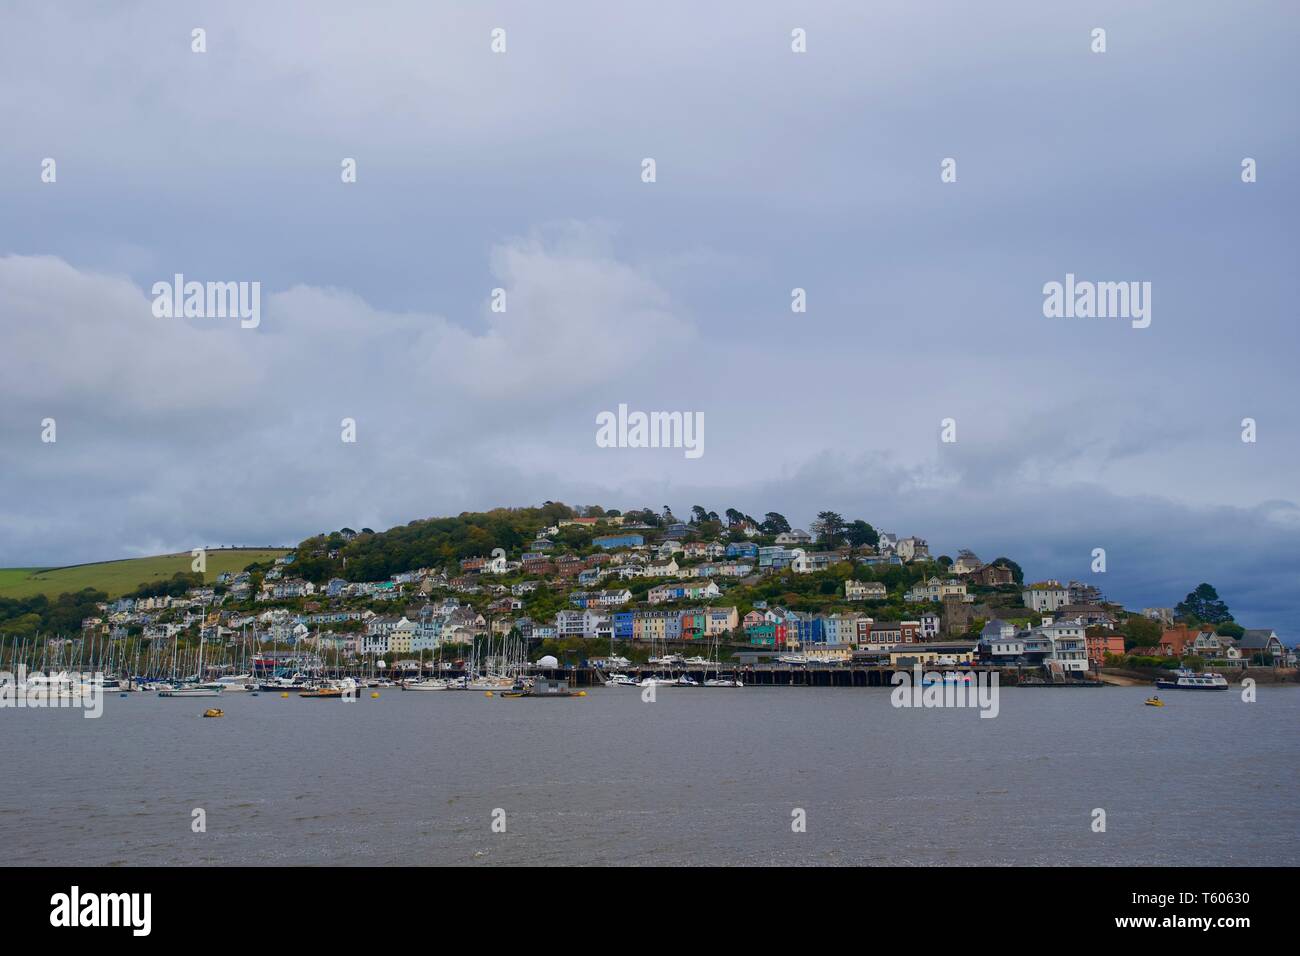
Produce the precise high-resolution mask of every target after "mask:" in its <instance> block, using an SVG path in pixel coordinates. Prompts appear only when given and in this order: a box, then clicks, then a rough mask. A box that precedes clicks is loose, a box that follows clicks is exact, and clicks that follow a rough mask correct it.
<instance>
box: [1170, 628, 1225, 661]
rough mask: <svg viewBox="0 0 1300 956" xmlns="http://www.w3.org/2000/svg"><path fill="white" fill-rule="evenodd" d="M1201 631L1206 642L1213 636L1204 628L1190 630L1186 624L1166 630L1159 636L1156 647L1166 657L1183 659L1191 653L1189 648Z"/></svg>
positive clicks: (1211, 632)
mask: <svg viewBox="0 0 1300 956" xmlns="http://www.w3.org/2000/svg"><path fill="white" fill-rule="evenodd" d="M1202 631H1205V632H1206V635H1207V636H1206V640H1208V638H1209V637H1210V636H1213V634H1214V632H1213V631H1211V630H1207V629H1205V628H1197V629H1196V630H1192V629H1191V628H1190V627H1188V626H1187V625H1186V624H1179V625H1177V626H1175V627H1170V628H1166V629H1165V631H1164V633H1163V634H1161V635H1160V642H1159V644H1158V645H1157V646H1158V647H1159V648H1160V652H1161V653H1162V654H1164V655H1165V656H1166V657H1185V656H1187V655H1190V654H1192V653H1193V651H1192V650H1191V649H1190V648H1191V647H1192V646H1194V645H1195V643H1196V638H1197V636H1198V635H1199V634H1200V633H1201V632H1202Z"/></svg>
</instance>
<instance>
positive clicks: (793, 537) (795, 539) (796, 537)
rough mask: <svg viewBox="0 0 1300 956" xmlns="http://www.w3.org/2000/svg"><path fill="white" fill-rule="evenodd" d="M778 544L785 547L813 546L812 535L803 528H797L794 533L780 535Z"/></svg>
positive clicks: (788, 532)
mask: <svg viewBox="0 0 1300 956" xmlns="http://www.w3.org/2000/svg"><path fill="white" fill-rule="evenodd" d="M776 543H777V544H779V545H783V546H785V545H803V544H812V535H810V534H809V533H808V532H807V531H804V530H803V529H801V528H795V529H794V530H793V531H782V532H781V533H780V534H778V535H777V536H776Z"/></svg>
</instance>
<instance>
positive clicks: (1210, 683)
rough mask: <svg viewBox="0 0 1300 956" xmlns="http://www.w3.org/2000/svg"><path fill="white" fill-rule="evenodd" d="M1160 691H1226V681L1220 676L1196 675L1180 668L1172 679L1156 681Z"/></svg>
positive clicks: (1212, 674) (1206, 672)
mask: <svg viewBox="0 0 1300 956" xmlns="http://www.w3.org/2000/svg"><path fill="white" fill-rule="evenodd" d="M1156 686H1157V687H1159V688H1160V689H1161V690H1227V689H1228V679H1227V678H1226V677H1224V676H1223V675H1222V674H1214V673H1211V672H1210V671H1205V672H1204V673H1202V674H1198V673H1196V672H1195V671H1193V670H1192V669H1190V668H1187V667H1180V668H1178V670H1176V671H1174V676H1173V678H1172V679H1168V678H1166V679H1163V680H1158V681H1156Z"/></svg>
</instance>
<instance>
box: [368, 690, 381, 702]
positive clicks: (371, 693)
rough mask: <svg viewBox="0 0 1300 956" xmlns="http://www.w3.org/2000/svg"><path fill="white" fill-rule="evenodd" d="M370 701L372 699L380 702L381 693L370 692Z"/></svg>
mask: <svg viewBox="0 0 1300 956" xmlns="http://www.w3.org/2000/svg"><path fill="white" fill-rule="evenodd" d="M370 699H371V700H378V699H379V691H377V690H372V691H371V692H370Z"/></svg>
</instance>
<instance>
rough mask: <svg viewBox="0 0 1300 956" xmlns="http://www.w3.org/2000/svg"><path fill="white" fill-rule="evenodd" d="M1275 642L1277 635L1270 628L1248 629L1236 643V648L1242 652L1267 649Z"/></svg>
mask: <svg viewBox="0 0 1300 956" xmlns="http://www.w3.org/2000/svg"><path fill="white" fill-rule="evenodd" d="M1275 640H1277V634H1276V633H1274V631H1273V629H1272V628H1269V627H1255V628H1248V629H1247V630H1246V632H1245V633H1244V634H1242V635H1241V640H1240V641H1238V642H1237V646H1238V647H1240V648H1242V649H1243V650H1248V649H1252V648H1256V647H1267V646H1268V645H1269V644H1270V643H1271V642H1272V641H1275Z"/></svg>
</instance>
